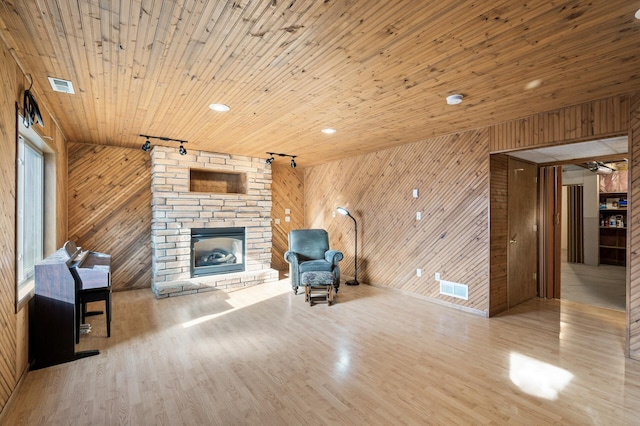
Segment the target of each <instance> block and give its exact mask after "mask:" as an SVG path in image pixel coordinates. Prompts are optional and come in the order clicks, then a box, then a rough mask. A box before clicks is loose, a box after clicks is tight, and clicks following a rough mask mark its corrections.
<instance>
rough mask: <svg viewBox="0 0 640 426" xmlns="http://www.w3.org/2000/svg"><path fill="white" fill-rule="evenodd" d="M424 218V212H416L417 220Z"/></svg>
mask: <svg viewBox="0 0 640 426" xmlns="http://www.w3.org/2000/svg"><path fill="white" fill-rule="evenodd" d="M421 219H422V212H416V220H421Z"/></svg>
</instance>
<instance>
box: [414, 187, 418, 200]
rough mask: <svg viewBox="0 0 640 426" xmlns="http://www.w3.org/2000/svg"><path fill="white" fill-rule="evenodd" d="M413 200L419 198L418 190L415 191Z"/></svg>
mask: <svg viewBox="0 0 640 426" xmlns="http://www.w3.org/2000/svg"><path fill="white" fill-rule="evenodd" d="M413 198H418V190H417V189H414V190H413Z"/></svg>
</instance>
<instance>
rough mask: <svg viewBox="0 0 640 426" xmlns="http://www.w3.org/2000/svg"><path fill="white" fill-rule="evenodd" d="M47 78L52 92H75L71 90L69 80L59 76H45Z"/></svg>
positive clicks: (71, 86)
mask: <svg viewBox="0 0 640 426" xmlns="http://www.w3.org/2000/svg"><path fill="white" fill-rule="evenodd" d="M47 78H48V79H49V83H51V88H52V89H53V90H54V92H62V93H69V94H71V95H74V94H75V93H76V92H75V91H74V90H73V83H71V82H70V81H69V80H62V79H61V78H54V77H47Z"/></svg>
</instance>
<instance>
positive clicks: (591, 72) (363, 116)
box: [0, 0, 640, 166]
mask: <svg viewBox="0 0 640 426" xmlns="http://www.w3.org/2000/svg"><path fill="white" fill-rule="evenodd" d="M638 6H639V4H638V2H636V1H629V0H610V1H606V2H604V1H599V2H593V1H577V0H576V1H547V0H532V1H527V2H523V1H516V0H502V1H500V0H498V1H491V2H461V1H453V0H437V1H435V0H434V1H415V0H388V1H378V2H372V1H370V0H350V1H347V0H343V1H338V0H324V1H320V0H286V1H285V0H260V1H257V0H236V1H205V0H198V1H194V0H142V1H141V0H131V1H127V0H121V1H104V0H82V1H69V0H48V1H24V0H0V34H1V35H2V37H3V38H4V39H5V41H6V42H7V44H8V45H9V46H10V47H11V48H12V49H13V51H14V53H15V55H16V57H17V58H18V60H19V62H20V63H21V65H22V66H23V67H24V71H25V72H27V73H29V74H31V75H32V76H33V79H34V88H35V90H36V93H37V95H38V96H39V97H40V98H41V99H43V100H44V101H45V103H46V104H47V105H48V106H49V108H50V109H51V112H52V114H53V115H54V116H55V117H56V120H57V121H58V122H59V124H60V126H61V127H62V129H63V131H64V133H65V135H66V136H67V138H68V139H69V141H70V142H78V143H91V144H105V145H112V146H121V147H138V146H140V145H141V144H142V142H143V140H142V138H140V137H139V136H138V135H139V134H140V133H144V134H151V135H159V136H165V137H170V138H176V139H184V140H188V141H189V143H188V145H187V146H186V148H187V149H189V148H191V149H202V150H207V151H216V152H226V153H232V154H241V155H250V156H258V157H260V156H264V157H266V154H265V152H266V151H275V152H282V153H287V154H294V155H298V158H297V159H296V161H297V162H298V164H300V165H302V166H305V165H315V164H320V163H323V162H325V161H329V160H337V159H341V158H346V157H350V156H354V155H359V154H363V153H367V152H372V151H376V150H379V149H384V148H388V147H391V146H396V145H400V144H405V143H410V142H415V141H418V140H422V139H425V138H428V137H433V136H439V135H444V134H450V133H452V132H455V131H461V130H465V129H470V128H478V127H480V126H485V125H487V124H492V123H497V122H502V121H505V120H510V119H514V118H518V117H523V116H527V115H530V114H534V113H537V112H540V111H546V110H552V109H556V108H559V107H563V106H568V105H574V104H577V103H580V102H585V101H589V100H592V99H597V98H603V97H607V96H611V95H616V94H622V93H628V92H631V91H634V90H637V89H638V82H639V81H638V70H639V69H640V55H639V53H640V42H639V41H640V38H639V35H640V34H639V32H640V21H639V20H637V19H635V18H634V13H635V12H636V10H637V8H638ZM48 76H51V77H56V78H62V79H68V80H70V81H72V83H73V85H74V86H75V90H76V94H75V95H69V94H63V93H56V92H53V91H52V90H51V87H50V85H49V83H48V81H47V77H48ZM452 93H461V94H463V95H464V102H463V103H462V104H461V105H457V106H448V105H447V104H446V102H445V98H446V96H447V95H450V94H452ZM212 102H220V103H225V104H227V105H229V106H230V107H231V111H230V112H228V113H217V112H214V111H211V110H210V109H208V107H207V106H208V105H209V104H210V103H212ZM325 127H333V128H335V129H337V133H336V134H334V135H331V136H327V135H325V134H323V133H321V132H320V130H321V129H322V128H325ZM276 161H279V160H278V158H277V159H276ZM280 161H282V160H280Z"/></svg>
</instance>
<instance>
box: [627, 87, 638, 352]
mask: <svg viewBox="0 0 640 426" xmlns="http://www.w3.org/2000/svg"><path fill="white" fill-rule="evenodd" d="M630 106H631V107H630V121H629V147H630V154H631V155H630V157H631V164H630V167H629V176H630V185H629V207H628V209H629V211H628V212H627V215H628V218H629V219H628V220H629V225H628V230H627V235H628V241H627V244H628V247H629V250H627V265H628V266H627V273H628V274H629V278H628V286H629V287H628V289H627V331H628V336H627V348H628V350H629V356H631V357H632V358H634V359H637V360H640V92H638V93H635V94H634V95H633V96H631V98H630Z"/></svg>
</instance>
